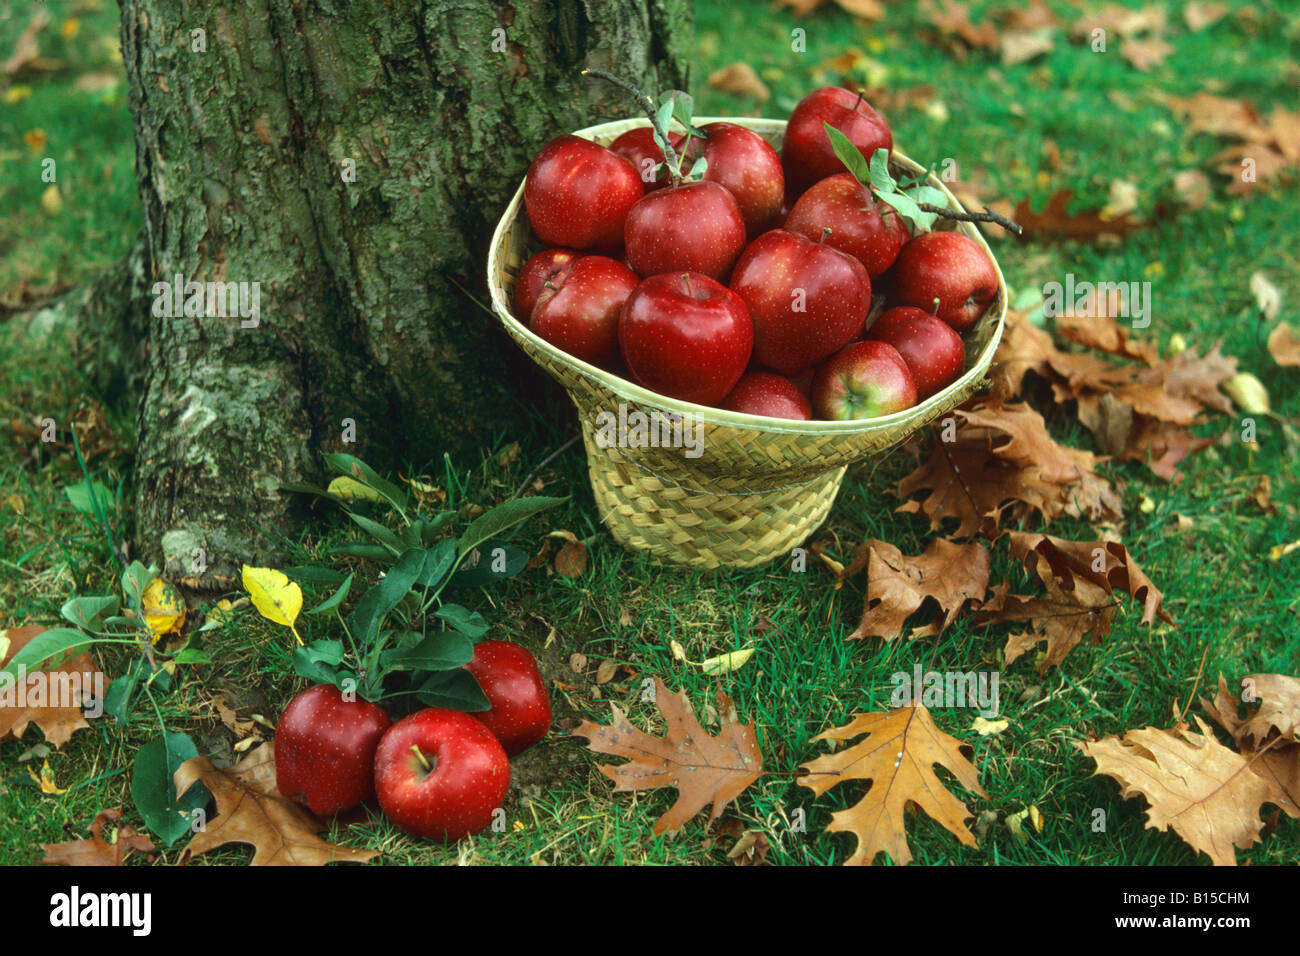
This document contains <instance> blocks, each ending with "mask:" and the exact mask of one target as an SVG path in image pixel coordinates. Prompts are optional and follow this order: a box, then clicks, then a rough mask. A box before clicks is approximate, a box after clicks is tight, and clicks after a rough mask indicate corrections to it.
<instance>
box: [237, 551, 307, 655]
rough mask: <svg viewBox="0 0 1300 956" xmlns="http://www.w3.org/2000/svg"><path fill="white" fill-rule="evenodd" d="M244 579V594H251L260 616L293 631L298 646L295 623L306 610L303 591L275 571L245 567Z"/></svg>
mask: <svg viewBox="0 0 1300 956" xmlns="http://www.w3.org/2000/svg"><path fill="white" fill-rule="evenodd" d="M242 577H243V580H244V590H246V591H247V592H248V596H249V598H250V599H251V600H252V602H253V607H255V608H257V612H258V613H259V614H261V615H262V617H264V618H266V619H267V620H268V621H270V622H271V623H273V624H280V625H283V626H284V627H287V628H288V629H289V630H291V631H293V636H294V637H295V638H297V640H298V643H299V644H301V643H302V638H301V637H298V629H297V628H296V627H294V626H293V625H294V622H295V621H297V620H298V612H299V611H301V610H302V588H300V587H298V585H297V584H295V583H294V582H293V581H290V580H289V579H288V578H287V577H285V575H284V573H283V572H281V571H277V570H275V569H274V568H250V567H249V566H248V565H244V568H243V572H242Z"/></svg>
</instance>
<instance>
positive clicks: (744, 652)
mask: <svg viewBox="0 0 1300 956" xmlns="http://www.w3.org/2000/svg"><path fill="white" fill-rule="evenodd" d="M753 656H754V649H753V648H752V647H746V648H743V649H741V650H739V651H731V652H730V653H728V654H719V655H718V656H717V657H710V658H708V659H707V660H704V661H701V662H700V667H701V668H702V669H703V670H704V673H706V674H713V675H717V674H729V673H731V672H732V671H738V670H740V669H741V668H742V667H744V666H745V662H746V661H748V660H749V659H750V658H751V657H753Z"/></svg>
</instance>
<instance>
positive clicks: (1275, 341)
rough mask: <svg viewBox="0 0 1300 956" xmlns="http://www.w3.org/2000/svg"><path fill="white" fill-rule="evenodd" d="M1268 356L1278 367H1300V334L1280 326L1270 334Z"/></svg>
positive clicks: (1287, 327) (1289, 327)
mask: <svg viewBox="0 0 1300 956" xmlns="http://www.w3.org/2000/svg"><path fill="white" fill-rule="evenodd" d="M1268 354H1269V355H1271V356H1273V361H1274V362H1276V363H1277V364H1278V365H1290V366H1300V332H1297V331H1296V330H1295V329H1293V328H1292V327H1291V326H1289V325H1287V324H1286V323H1285V322H1283V323H1281V324H1279V325H1278V327H1277V328H1275V329H1274V330H1273V331H1272V332H1270V333H1269V334H1268Z"/></svg>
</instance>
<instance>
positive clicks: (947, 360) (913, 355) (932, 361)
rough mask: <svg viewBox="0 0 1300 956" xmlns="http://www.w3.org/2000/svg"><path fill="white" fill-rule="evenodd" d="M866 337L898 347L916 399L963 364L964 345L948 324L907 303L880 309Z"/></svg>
mask: <svg viewBox="0 0 1300 956" xmlns="http://www.w3.org/2000/svg"><path fill="white" fill-rule="evenodd" d="M867 338H868V339H877V340H879V341H881V342H888V343H889V344H890V345H892V346H893V347H894V348H895V349H897V350H898V354H899V355H901V356H902V357H903V361H904V362H906V363H907V368H908V370H909V371H910V372H911V373H912V379H913V381H915V382H916V397H917V401H924V400H925V399H927V398H929V397H930V396H931V395H933V394H935V393H936V392H939V391H942V390H943V389H944V388H946V387H947V386H949V385H951V384H952V383H953V382H955V381H956V380H957V379H958V377H959V376H960V375H961V370H962V368H963V367H964V366H965V364H966V346H965V345H964V344H963V343H962V340H961V336H960V335H958V334H957V333H956V332H955V331H954V330H953V328H952V326H950V325H949V324H948V323H947V322H945V321H943V319H941V318H939V317H938V316H936V315H931V314H930V313H929V312H925V311H922V310H921V309H917V308H913V307H912V306H910V305H903V306H898V307H897V308H893V309H886V310H885V311H884V312H882V313H880V315H879V316H877V317H876V321H875V322H873V323H872V324H871V328H869V329H868V330H867Z"/></svg>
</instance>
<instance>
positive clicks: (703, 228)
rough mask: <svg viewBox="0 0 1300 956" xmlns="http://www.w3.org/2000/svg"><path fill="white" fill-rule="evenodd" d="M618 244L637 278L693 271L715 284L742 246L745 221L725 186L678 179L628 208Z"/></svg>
mask: <svg viewBox="0 0 1300 956" xmlns="http://www.w3.org/2000/svg"><path fill="white" fill-rule="evenodd" d="M623 241H624V244H625V245H626V247H627V261H628V262H629V263H630V264H631V266H632V268H633V269H634V270H636V274H637V275H639V276H642V277H648V276H653V275H660V274H662V273H668V272H675V273H681V272H698V273H701V274H703V275H706V276H708V277H709V278H711V279H717V280H718V281H719V282H721V281H724V280H725V279H726V278H727V276H728V275H729V274H730V272H731V267H732V265H733V264H734V263H735V261H736V258H737V257H738V256H739V255H740V252H741V250H742V249H744V248H745V220H744V218H743V217H742V216H741V214H740V207H739V206H738V205H737V204H736V197H734V196H733V195H731V193H730V192H728V190H727V189H726V187H724V186H720V185H718V184H717V183H713V182H707V181H703V180H700V181H696V182H686V181H684V180H683V181H682V182H680V183H678V184H677V185H674V186H666V187H665V188H663V189H656V190H654V191H653V192H649V193H646V195H645V197H644V198H643V199H641V201H640V202H638V203H637V204H636V205H635V206H633V207H632V208H631V210H629V212H628V214H627V224H626V225H625V226H624V229H623Z"/></svg>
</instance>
